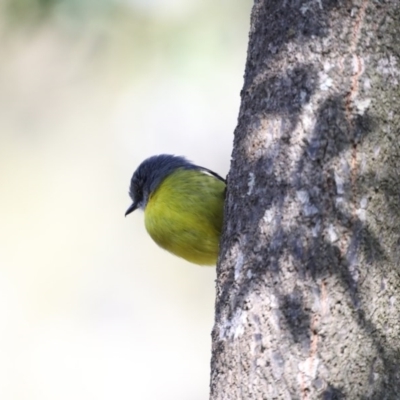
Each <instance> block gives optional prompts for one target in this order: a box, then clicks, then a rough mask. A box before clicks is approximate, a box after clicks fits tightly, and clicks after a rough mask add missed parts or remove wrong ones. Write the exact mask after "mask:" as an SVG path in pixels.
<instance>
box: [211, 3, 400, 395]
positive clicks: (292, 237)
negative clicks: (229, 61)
mask: <svg viewBox="0 0 400 400" xmlns="http://www.w3.org/2000/svg"><path fill="white" fill-rule="evenodd" d="M399 82H400V2H399V1H396V0H369V1H368V0H354V1H346V0H336V1H335V0H304V1H302V0H256V1H255V4H254V7H253V11H252V18H251V31H250V40H249V49H248V58H247V63H246V72H245V82H244V88H243V91H242V93H241V96H242V103H241V109H240V113H239V120H238V126H237V128H236V131H235V140H234V149H233V154H232V164H231V170H230V172H229V176H228V190H227V199H226V205H225V213H226V214H225V226H224V235H223V238H222V242H221V255H220V260H219V264H218V267H217V300H216V317H215V326H214V329H213V335H212V336H213V354H212V361H211V369H212V371H211V397H210V398H211V399H212V400H222V399H229V400H233V399H244V400H248V399H325V400H329V399H332V400H333V399H379V400H382V399H399V398H400V266H399V260H400V235H399V231H400V144H399V143H400V84H399Z"/></svg>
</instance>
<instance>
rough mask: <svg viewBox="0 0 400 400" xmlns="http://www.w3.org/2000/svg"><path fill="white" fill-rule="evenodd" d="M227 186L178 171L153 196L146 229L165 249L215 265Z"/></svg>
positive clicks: (147, 214)
mask: <svg viewBox="0 0 400 400" xmlns="http://www.w3.org/2000/svg"><path fill="white" fill-rule="evenodd" d="M224 197H225V183H224V182H222V181H221V180H219V179H217V178H215V177H213V176H209V175H206V174H204V173H202V172H200V171H196V170H185V169H181V170H177V171H175V172H173V173H172V174H171V175H169V176H168V177H167V178H165V179H164V180H163V182H162V183H161V184H160V186H159V187H158V188H157V189H156V190H155V192H154V193H153V194H152V195H151V196H150V198H149V201H148V203H147V206H146V209H145V226H146V229H147V232H148V233H149V235H150V236H151V237H152V238H153V240H154V241H155V242H156V243H157V244H158V245H159V246H161V247H162V248H164V249H165V250H168V251H169V252H171V253H173V254H175V255H177V256H179V257H182V258H184V259H185V260H187V261H189V262H192V263H195V264H200V265H215V264H216V262H217V257H218V252H219V240H220V236H221V230H222V223H223V210H224Z"/></svg>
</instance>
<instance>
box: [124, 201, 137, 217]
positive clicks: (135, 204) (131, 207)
mask: <svg viewBox="0 0 400 400" xmlns="http://www.w3.org/2000/svg"><path fill="white" fill-rule="evenodd" d="M137 207H138V204H137V203H136V202H135V203H132V205H131V206H130V207H129V208H128V209H127V210H126V213H125V217H126V216H127V215H128V214H130V213H131V212H133V211H135V210H136V209H137Z"/></svg>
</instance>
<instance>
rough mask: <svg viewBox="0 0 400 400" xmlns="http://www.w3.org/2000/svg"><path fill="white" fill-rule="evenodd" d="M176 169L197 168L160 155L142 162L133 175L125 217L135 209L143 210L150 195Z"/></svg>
mask: <svg viewBox="0 0 400 400" xmlns="http://www.w3.org/2000/svg"><path fill="white" fill-rule="evenodd" d="M177 168H186V169H196V168H198V167H197V166H196V165H194V164H192V163H190V162H189V161H188V160H186V158H184V157H178V156H173V155H169V154H160V155H158V156H153V157H150V158H147V159H146V160H144V161H143V162H142V163H141V164H140V165H139V167H138V168H137V169H136V171H135V172H134V173H133V176H132V179H131V185H130V188H129V196H130V197H131V199H132V201H133V203H132V205H131V206H130V207H129V208H128V209H127V210H126V213H125V216H127V215H128V214H130V213H131V212H133V211H135V210H136V209H137V208H141V209H142V210H144V209H145V208H146V204H147V202H148V200H149V196H150V193H152V192H153V191H154V190H155V189H156V188H157V187H158V185H159V184H160V183H161V182H162V181H163V179H164V178H166V177H167V176H168V175H169V174H170V173H171V172H173V171H174V170H176V169H177Z"/></svg>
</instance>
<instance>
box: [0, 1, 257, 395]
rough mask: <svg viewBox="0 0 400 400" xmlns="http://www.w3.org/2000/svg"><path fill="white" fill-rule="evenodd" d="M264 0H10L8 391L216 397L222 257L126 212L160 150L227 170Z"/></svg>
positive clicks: (5, 210)
mask: <svg viewBox="0 0 400 400" xmlns="http://www.w3.org/2000/svg"><path fill="white" fill-rule="evenodd" d="M250 8H251V1H250V0H240V1H236V2H232V1H231V0H125V1H124V0H114V1H111V0H102V1H100V0H58V1H57V0H36V1H34V0H0V104H1V106H0V165H1V168H0V198H1V208H0V399H2V400H11V399H12V400H14V399H18V400H20V399H21V400H35V399H40V400H47V399H48V400H64V399H65V400H67V399H68V400H70V399H74V400H80V399H82V400H83V399H84V400H88V399H96V400H103V399H118V400H123V399H138V400H158V399H161V400H169V399H171V400H205V399H207V398H208V385H209V365H210V355H211V338H210V333H211V329H212V325H213V312H214V280H215V269H214V268H201V267H197V266H194V265H191V264H188V263H186V262H184V261H182V260H180V259H178V258H175V257H173V256H171V255H170V254H168V253H166V252H164V251H163V250H160V249H159V248H158V247H157V246H156V245H155V244H154V243H153V242H152V241H151V239H150V238H149V237H148V236H147V234H146V233H145V230H144V224H143V215H142V214H141V213H140V212H137V213H134V214H133V215H130V216H129V218H126V219H125V218H124V212H125V210H126V208H127V207H128V205H129V204H130V200H129V198H128V185H129V180H130V177H131V174H132V172H133V170H134V168H135V167H136V166H137V165H138V163H140V162H141V161H142V160H143V159H144V158H145V157H148V156H149V155H153V154H157V153H172V154H178V155H185V156H187V157H188V158H189V159H191V160H192V161H195V162H196V163H198V164H200V165H204V166H206V167H208V168H211V169H213V170H215V171H216V172H218V173H220V174H221V175H225V174H226V173H227V172H228V168H229V163H230V154H231V149H232V141H233V130H234V128H235V124H236V118H237V114H238V109H239V92H240V89H241V86H242V76H243V71H244V63H245V57H246V46H247V37H248V27H249V19H250Z"/></svg>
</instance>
